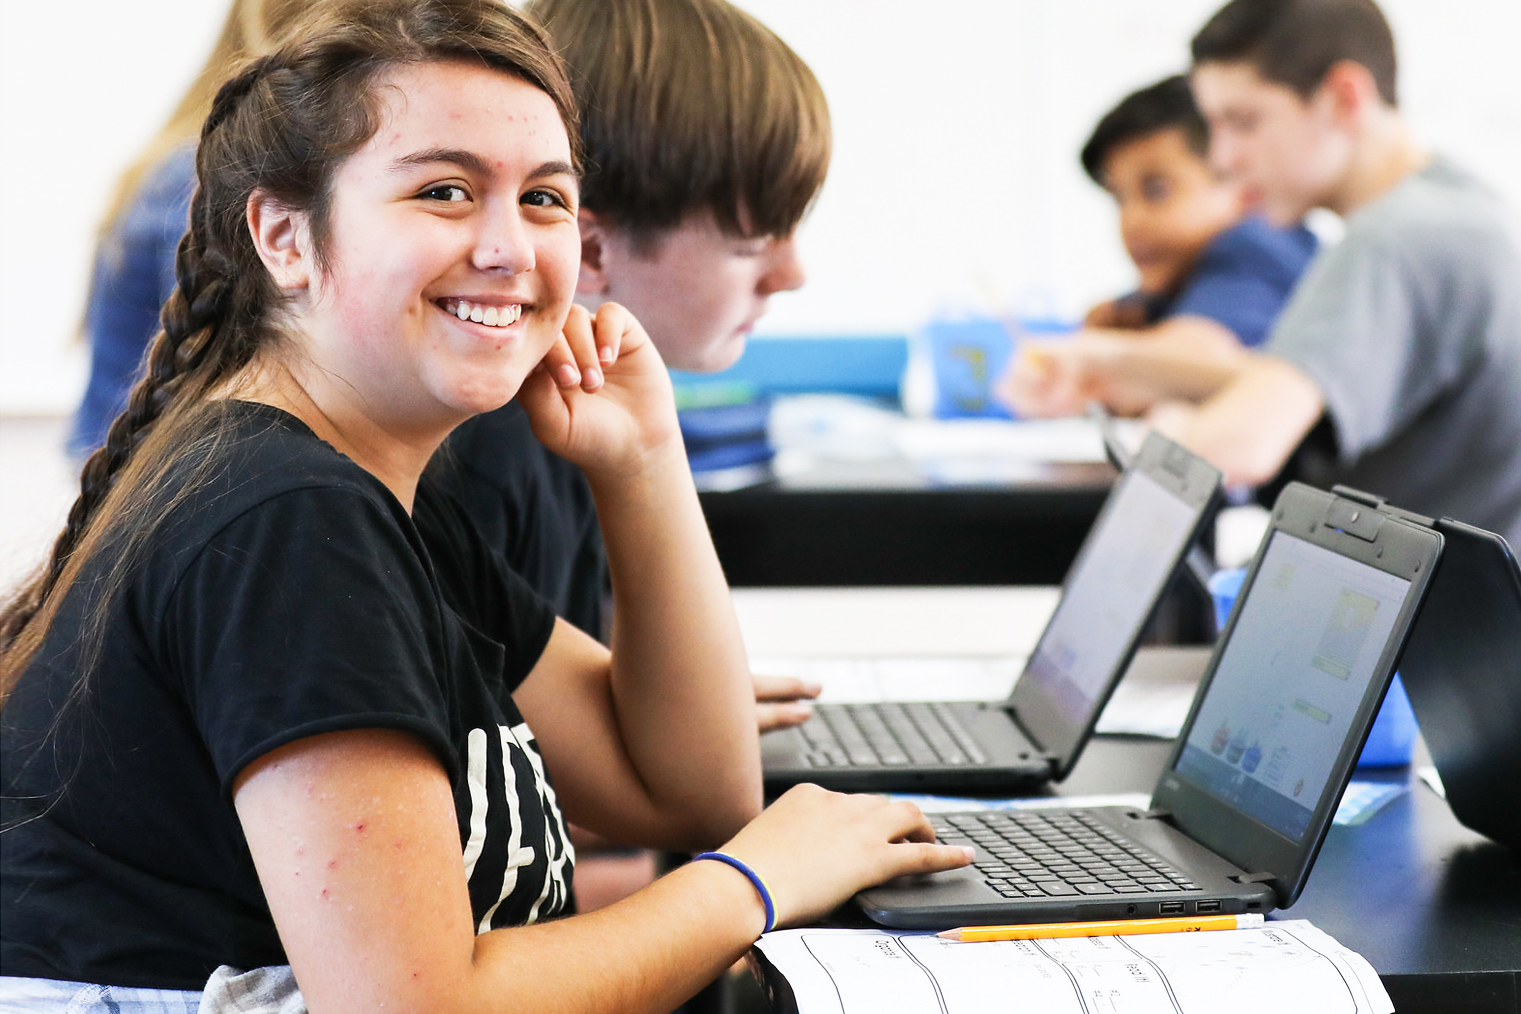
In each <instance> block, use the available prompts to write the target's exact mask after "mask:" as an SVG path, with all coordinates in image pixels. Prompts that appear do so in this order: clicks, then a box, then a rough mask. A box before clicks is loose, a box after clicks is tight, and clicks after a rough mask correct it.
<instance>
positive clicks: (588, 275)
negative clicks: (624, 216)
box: [576, 208, 609, 296]
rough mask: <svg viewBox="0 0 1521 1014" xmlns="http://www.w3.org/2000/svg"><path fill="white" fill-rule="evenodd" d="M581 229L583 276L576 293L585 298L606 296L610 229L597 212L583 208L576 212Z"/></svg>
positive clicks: (579, 280) (581, 275) (580, 277)
mask: <svg viewBox="0 0 1521 1014" xmlns="http://www.w3.org/2000/svg"><path fill="white" fill-rule="evenodd" d="M576 224H577V225H579V226H580V227H581V274H580V276H579V277H578V278H577V279H576V292H577V293H578V294H580V295H583V296H602V295H606V293H607V288H608V278H607V267H608V265H607V257H608V252H609V251H608V242H607V241H608V227H607V224H606V223H604V222H603V221H602V220H601V219H600V218H598V217H597V213H596V212H595V211H587V210H586V209H585V208H581V209H580V210H579V211H577V212H576Z"/></svg>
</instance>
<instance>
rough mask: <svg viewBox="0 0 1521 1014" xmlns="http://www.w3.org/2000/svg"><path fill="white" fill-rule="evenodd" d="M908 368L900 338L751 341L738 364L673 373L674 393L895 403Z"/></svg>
mask: <svg viewBox="0 0 1521 1014" xmlns="http://www.w3.org/2000/svg"><path fill="white" fill-rule="evenodd" d="M907 366H908V338H907V337H906V336H904V335H863V336H861V337H819V338H752V339H751V340H750V342H749V344H748V345H747V346H746V347H745V354H744V355H742V356H740V358H739V362H737V363H735V364H734V365H733V366H731V367H729V368H728V369H727V370H724V371H722V372H720V373H710V374H701V373H685V372H683V371H681V370H672V371H671V381H672V383H674V384H675V385H676V386H677V388H678V389H680V388H683V387H702V386H706V385H711V384H714V383H737V384H746V385H749V386H750V388H751V389H753V390H754V391H755V392H756V393H757V394H760V395H771V394H814V393H837V394H856V395H861V396H864V397H868V398H886V399H888V400H890V401H893V402H895V403H896V402H897V401H898V397H899V394H898V388H899V385H900V384H901V383H902V381H903V371H904V369H906V368H907Z"/></svg>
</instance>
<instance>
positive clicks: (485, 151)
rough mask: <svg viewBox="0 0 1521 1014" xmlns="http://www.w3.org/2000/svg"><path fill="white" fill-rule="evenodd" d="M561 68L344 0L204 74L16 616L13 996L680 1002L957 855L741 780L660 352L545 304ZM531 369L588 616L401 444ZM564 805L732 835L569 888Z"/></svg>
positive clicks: (447, 21) (639, 836)
mask: <svg viewBox="0 0 1521 1014" xmlns="http://www.w3.org/2000/svg"><path fill="white" fill-rule="evenodd" d="M568 96H569V89H568V87H567V85H566V82H565V78H564V73H563V71H562V69H561V67H560V65H559V64H558V62H557V61H556V59H555V58H554V56H553V55H552V54H551V53H550V51H549V49H548V47H547V46H546V45H545V43H544V40H543V39H542V37H541V36H540V34H539V33H538V31H537V29H535V28H534V27H533V26H532V25H531V24H530V23H528V22H525V21H523V20H522V19H521V18H520V17H518V16H517V15H514V14H513V13H511V12H510V11H509V10H508V9H507V8H506V7H505V6H504V5H501V4H498V3H496V2H494V0H419V2H402V0H381V2H374V0H365V2H354V3H348V4H343V5H335V6H328V7H325V8H324V13H323V14H322V15H321V16H320V17H317V18H314V19H313V20H312V21H311V22H309V23H307V24H306V25H305V26H303V27H302V28H301V29H300V30H298V31H297V32H296V33H295V34H294V36H293V37H292V38H291V40H290V41H289V42H288V43H286V44H285V45H284V46H283V47H282V48H281V49H279V50H278V51H277V52H275V53H274V54H273V55H271V56H269V57H265V58H263V59H261V60H258V61H256V62H255V63H253V64H252V65H250V66H249V67H248V68H247V69H246V70H245V71H243V72H242V73H241V74H239V75H238V76H236V77H235V78H233V79H232V80H231V81H230V82H228V84H227V85H226V86H225V87H224V88H223V89H222V91H221V92H220V93H219V95H218V97H217V100H216V102H215V104H214V106H213V109H212V112H211V114H210V116H209V117H208V119H207V121H206V124H205V126H204V128H203V131H202V135H201V140H200V144H199V148H198V152H197V171H198V177H199V184H200V187H199V190H198V192H197V194H196V197H195V199H194V201H193V204H192V209H191V228H190V232H189V233H188V235H187V236H186V238H185V239H184V241H183V242H182V244H181V247H180V253H179V259H178V265H177V275H178V279H179V289H178V291H177V292H176V294H175V295H174V297H173V298H172V299H171V300H170V302H169V304H168V306H167V307H166V309H165V311H164V332H163V333H162V334H161V335H159V337H158V338H157V339H156V341H155V344H154V346H153V349H152V351H151V353H150V357H149V363H148V373H147V377H146V379H145V380H144V381H143V382H142V383H141V384H140V385H139V386H138V387H137V389H136V390H134V392H133V395H132V398H131V400H130V403H129V406H128V408H127V411H126V412H125V413H124V414H123V415H122V416H121V417H120V418H119V419H118V420H117V421H116V422H115V424H114V425H113V426H112V428H111V431H110V435H109V437H108V439H107V442H106V445H105V446H104V447H103V448H102V449H101V450H100V451H98V452H97V453H96V454H95V455H94V456H93V457H92V458H91V459H90V461H89V462H88V463H87V464H86V466H85V469H84V472H83V474H82V478H81V494H80V497H79V500H78V501H77V502H76V504H75V506H74V509H73V511H72V512H71V514H70V517H69V522H68V527H67V528H66V530H65V531H64V533H63V535H62V536H60V538H59V541H58V543H57V545H56V547H55V550H54V554H53V557H52V559H51V561H50V562H49V564H48V566H47V568H46V570H45V572H44V573H43V574H41V575H40V576H39V577H38V578H37V579H36V580H35V581H34V582H32V583H31V584H29V585H28V586H26V587H25V588H23V589H22V591H21V592H20V594H19V595H18V596H17V598H16V599H15V600H13V602H12V603H11V604H10V605H9V606H8V607H7V609H6V610H5V612H4V613H3V616H0V646H3V656H0V692H3V693H5V695H6V698H5V707H4V711H3V713H0V750H3V760H4V770H5V775H4V779H5V784H4V798H3V805H4V817H3V820H4V824H3V827H4V830H3V832H0V843H3V845H4V855H3V866H0V871H3V877H0V882H3V883H0V890H3V904H4V911H5V918H4V920H3V929H0V961H3V967H0V972H3V977H0V1000H4V1001H5V1003H6V1004H7V1005H8V1007H7V1009H19V1010H63V1009H65V1008H67V1009H69V1010H80V1011H88V1010H97V1009H99V1010H106V1009H110V1010H118V1011H127V1012H132V1011H148V1010H153V1011H157V1010H181V1009H194V1008H195V1006H196V1004H197V1003H199V1002H200V999H201V996H200V991H201V990H202V989H203V988H205V987H206V985H207V983H208V979H210V980H211V983H212V986H213V987H214V992H218V995H220V992H225V991H226V990H227V989H228V988H229V983H232V984H236V983H237V982H239V981H241V979H242V977H241V976H240V975H239V970H249V969H253V970H257V969H266V970H267V969H269V968H276V969H278V968H281V967H282V966H284V965H286V964H287V963H288V964H289V966H290V968H291V969H292V970H293V973H294V977H293V979H291V980H289V982H288V988H289V990H294V989H295V988H296V987H297V986H299V991H300V993H301V994H302V996H301V997H299V998H296V999H297V1000H301V1001H304V1003H305V1004H306V1005H307V1007H308V1008H309V1009H311V1010H313V1011H317V1012H322V1011H346V1010H354V1011H373V1010H376V1009H390V1010H429V1011H439V1012H449V1011H455V1010H471V1011H509V1010H518V1009H535V1010H541V1009H555V1010H597V1011H605V1010H623V1009H628V1010H644V1009H662V1008H666V1009H668V1008H670V1007H671V1006H673V1005H675V1004H677V1003H679V1002H680V1001H681V1000H682V999H683V998H684V997H685V996H687V995H690V994H691V993H692V992H693V991H695V990H696V989H697V988H698V987H700V986H701V985H702V984H703V983H705V982H706V981H708V980H710V979H711V978H712V977H713V976H714V975H716V974H717V973H718V972H719V971H720V970H722V969H723V968H725V967H727V966H728V965H729V964H730V963H732V962H733V961H734V960H735V958H736V957H737V956H739V955H740V954H742V953H743V952H744V951H745V949H746V948H748V946H749V945H750V944H751V943H752V942H753V941H754V939H755V938H756V936H757V935H758V934H759V933H760V932H761V931H762V930H763V929H764V928H767V927H768V926H769V925H770V924H772V923H773V922H796V921H799V920H803V919H807V918H809V917H812V916H816V915H818V914H819V913H822V912H824V911H826V910H827V909H829V908H830V907H832V906H834V905H836V904H838V903H839V902H840V901H842V900H844V899H845V898H846V897H848V896H849V895H850V894H851V893H852V892H854V891H855V890H858V889H860V888H862V887H864V886H867V885H868V884H871V883H875V882H878V881H880V880H883V879H886V878H888V877H890V876H894V875H897V874H901V873H907V872H917V871H928V870H933V869H945V868H949V867H953V866H958V865H961V864H963V863H964V862H965V861H966V856H965V854H964V853H963V852H962V850H960V849H956V848H949V847H942V846H937V845H933V844H930V842H932V840H933V835H932V833H931V831H930V829H929V826H928V824H927V822H926V821H925V820H924V819H923V817H922V816H921V815H920V814H919V813H918V811H917V810H916V809H914V808H913V807H912V806H909V805H907V804H890V803H887V802H886V801H884V800H881V799H879V798H876V797H864V796H841V795H836V794H832V793H826V792H823V791H822V790H818V789H814V788H809V787H805V788H803V789H800V790H795V791H794V792H793V793H789V794H788V795H787V796H785V797H783V798H782V799H781V800H779V801H778V802H777V803H776V804H775V805H774V806H772V807H771V808H770V809H769V810H767V811H766V812H765V813H763V814H760V815H759V816H757V814H758V812H759V810H760V771H759V758H758V751H757V748H756V732H755V720H754V716H753V694H752V688H751V685H750V680H749V675H748V671H747V667H746V662H745V654H744V650H743V646H742V644H741V643H740V639H739V636H738V633H737V628H736V624H735V621H734V617H733V615H732V612H731V610H730V607H729V605H728V595H727V589H726V588H725V586H724V582H723V577H722V574H721V572H720V570H719V567H718V564H717V561H716V559H715V558H714V555H713V550H712V547H711V544H710V543H709V541H708V538H707V534H706V529H705V527H704V525H703V522H702V517H701V514H700V511H699V508H698V503H697V498H696V494H695V492H694V490H693V488H692V484H691V478H690V473H689V471H688V470H687V467H686V462H685V457H684V454H683V450H682V445H681V440H680V435H679V431H678V429H677V425H676V416H675V411H674V407H673V403H672V398H671V393H670V387H669V382H668V380H667V379H666V375H665V372H664V369H663V367H662V364H661V362H660V359H659V355H658V353H657V352H656V351H655V349H654V347H653V346H652V345H651V344H650V343H649V340H648V338H647V337H646V336H645V334H644V332H643V331H642V330H641V329H640V327H639V326H638V324H637V323H635V322H634V320H633V319H632V318H631V317H630V316H629V315H628V314H627V312H625V311H624V310H622V309H621V308H620V307H618V306H616V305H613V304H608V305H605V306H603V307H602V308H601V309H600V310H598V311H597V312H596V313H595V314H590V313H588V312H587V311H585V310H582V309H579V308H574V307H573V306H572V296H573V293H574V290H575V284H576V275H577V269H578V259H579V239H578V229H577V225H576V210H577V200H578V187H577V152H576V151H575V148H574V145H573V142H572V141H571V140H570V139H571V138H574V137H575V136H576V130H575V124H574V111H573V108H572V104H571V102H570V99H569V98H568ZM514 395H517V396H518V397H519V399H520V400H521V402H522V403H523V404H524V406H525V408H526V409H527V411H528V413H529V415H530V417H531V418H532V421H533V424H534V428H535V432H536V433H537V434H538V436H539V437H540V438H541V439H542V440H543V441H544V442H545V443H546V445H547V446H549V447H550V448H551V449H553V450H554V451H556V453H559V454H561V455H563V456H564V457H566V458H568V459H570V460H572V461H574V462H575V463H577V464H578V465H580V466H581V467H582V468H583V469H584V470H585V472H586V474H587V476H588V479H589V481H590V484H591V487H592V491H593V494H594V496H595V498H596V503H597V510H598V514H599V516H600V517H601V518H602V519H603V528H604V532H605V537H606V541H607V547H608V555H609V560H610V565H611V570H612V576H613V590H614V597H615V602H616V608H617V615H618V624H617V629H616V630H615V631H614V636H613V644H612V648H611V650H610V651H609V650H608V649H605V648H603V647H602V646H601V645H599V644H597V643H596V642H595V641H593V640H591V639H590V638H589V637H587V636H585V635H584V634H581V633H580V632H578V631H576V630H575V629H574V628H572V627H570V626H569V625H568V624H566V623H564V622H557V621H556V620H555V619H554V616H553V613H552V612H551V611H550V610H549V608H548V607H547V606H546V605H545V604H544V603H543V602H542V601H541V600H539V599H538V598H537V597H536V596H535V595H534V594H533V593H532V592H531V591H529V590H528V589H527V588H526V586H525V585H524V584H523V582H522V581H521V579H519V578H518V577H516V576H515V575H514V574H512V573H511V572H510V571H508V570H506V569H505V568H503V567H502V566H501V565H500V561H499V559H498V558H497V557H495V556H494V555H493V554H492V553H491V551H490V550H488V549H487V548H485V547H484V546H483V545H482V544H481V542H480V540H479V538H478V536H476V535H475V533H474V530H473V529H472V528H471V526H470V525H469V523H468V522H467V521H466V520H465V519H464V517H463V515H462V514H461V513H460V512H459V511H458V509H457V508H456V507H455V506H454V504H453V503H452V501H450V500H449V499H448V498H447V497H445V496H443V495H442V494H441V493H440V492H439V491H438V490H437V489H436V488H435V487H433V486H432V484H431V482H430V480H428V479H427V478H423V477H422V472H423V466H424V465H425V463H426V462H427V460H428V458H429V457H430V455H431V454H432V453H433V451H434V450H435V449H436V448H437V446H438V445H439V444H440V442H442V440H443V439H444V437H445V436H446V435H447V434H448V433H449V432H450V430H451V429H452V428H453V427H454V426H456V425H457V424H459V423H460V422H461V421H462V420H464V419H466V418H468V417H469V416H471V415H472V414H474V413H477V412H481V411H484V410H488V409H491V408H495V407H497V406H499V405H501V404H502V403H504V402H505V401H506V400H508V399H509V398H511V397H513V396H514ZM566 820H573V821H575V822H576V823H578V824H581V825H583V826H585V827H588V828H590V829H592V830H594V831H598V832H601V833H604V834H607V835H610V836H614V837H617V838H619V839H620V840H626V841H637V842H639V843H642V844H647V845H652V846H659V847H665V848H677V849H697V848H708V847H712V846H714V845H715V844H718V843H720V842H724V841H726V840H727V845H725V846H724V848H723V854H722V855H721V856H717V857H715V861H703V862H695V863H692V864H690V865H688V866H686V867H683V868H681V869H679V870H677V871H675V872H674V873H672V874H670V875H668V876H667V877H665V878H664V879H662V880H661V881H658V882H657V883H655V884H654V885H652V886H651V887H649V888H647V889H645V890H644V891H641V892H640V893H638V894H636V895H635V896H634V897H632V898H630V899H627V900H626V901H624V902H620V903H619V904H617V905H614V906H611V907H609V908H606V909H603V910H600V911H598V912H596V913H593V914H590V915H586V916H578V917H574V918H566V919H558V920H556V919H553V918H552V917H555V916H560V915H565V914H567V911H568V908H569V894H568V890H567V884H568V878H569V875H570V872H571V867H572V864H573V861H574V856H573V851H572V849H571V848H570V846H569V843H568V841H567V838H566V835H565V822H566ZM752 874H754V879H753V880H752V877H751V875H752ZM610 940H615V941H617V942H618V943H617V946H616V947H609V946H607V942H608V941H610ZM250 974H253V975H260V974H264V973H259V972H252V973H250ZM272 976H273V977H272V978H271V977H270V975H268V974H266V975H265V978H264V979H262V980H261V981H262V982H264V983H265V984H266V985H267V984H268V983H269V982H275V983H278V982H279V981H280V977H279V973H278V972H276V973H272ZM91 1004H94V1005H95V1006H90V1005H91Z"/></svg>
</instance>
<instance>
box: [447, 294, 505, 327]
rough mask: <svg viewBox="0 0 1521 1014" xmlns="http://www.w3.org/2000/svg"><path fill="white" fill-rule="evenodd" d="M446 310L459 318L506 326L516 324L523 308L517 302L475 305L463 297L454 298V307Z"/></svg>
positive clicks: (478, 322) (488, 325)
mask: <svg viewBox="0 0 1521 1014" xmlns="http://www.w3.org/2000/svg"><path fill="white" fill-rule="evenodd" d="M448 312H450V313H453V314H454V315H455V316H456V317H458V318H459V319H460V320H473V321H475V322H476V323H477V324H485V325H486V326H487V327H507V326H508V325H509V324H516V323H517V322H518V321H519V320H521V319H522V317H523V308H522V307H521V306H519V305H517V304H513V305H511V306H476V305H474V304H471V303H467V302H466V301H465V300H463V299H461V300H456V301H455V303H454V309H453V310H450V311H448Z"/></svg>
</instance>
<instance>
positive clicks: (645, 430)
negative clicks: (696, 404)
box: [518, 303, 685, 472]
mask: <svg viewBox="0 0 1521 1014" xmlns="http://www.w3.org/2000/svg"><path fill="white" fill-rule="evenodd" d="M518 401H519V402H520V403H521V404H522V406H523V408H524V410H525V411H527V413H528V418H529V421H530V422H531V423H532V425H533V432H534V435H535V436H537V437H538V438H539V439H540V440H541V441H543V443H544V445H545V446H546V447H548V448H549V449H550V450H551V451H554V452H555V453H556V454H558V455H560V456H561V457H562V458H566V459H567V460H569V461H572V462H574V463H576V464H577V465H580V466H581V467H582V468H584V469H586V470H588V471H615V472H637V471H639V470H640V469H641V468H642V467H643V466H644V465H645V464H646V463H647V462H649V461H651V460H652V459H658V458H660V457H661V455H662V454H664V453H669V452H672V451H675V452H680V453H682V454H683V455H684V454H685V452H684V451H683V450H682V445H681V430H680V428H679V426H678V425H677V422H676V402H675V399H674V397H673V395H672V392H671V378H670V375H669V374H668V373H666V369H665V363H663V362H662V361H661V359H660V353H659V352H657V351H656V349H655V346H654V344H653V343H651V341H650V338H649V335H647V334H645V333H644V328H642V327H640V326H639V322H638V321H637V320H635V319H634V317H633V315H632V314H630V313H629V312H628V311H627V310H625V309H624V308H623V307H621V306H619V305H618V304H617V303H603V304H602V306H601V307H600V308H598V310H597V312H596V315H595V316H593V315H592V314H591V313H589V312H588V311H587V310H586V308H585V307H582V306H572V307H571V309H570V316H569V317H567V318H566V320H565V329H564V331H563V333H562V334H561V335H560V337H559V338H558V339H557V340H556V341H555V343H554V345H553V346H552V347H551V348H550V350H549V352H548V353H547V354H546V355H545V356H544V358H543V360H542V361H540V363H539V365H538V366H537V367H535V368H534V371H533V373H532V374H530V375H529V376H528V378H527V379H526V380H525V381H524V382H523V386H522V388H521V390H519V392H518Z"/></svg>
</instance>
